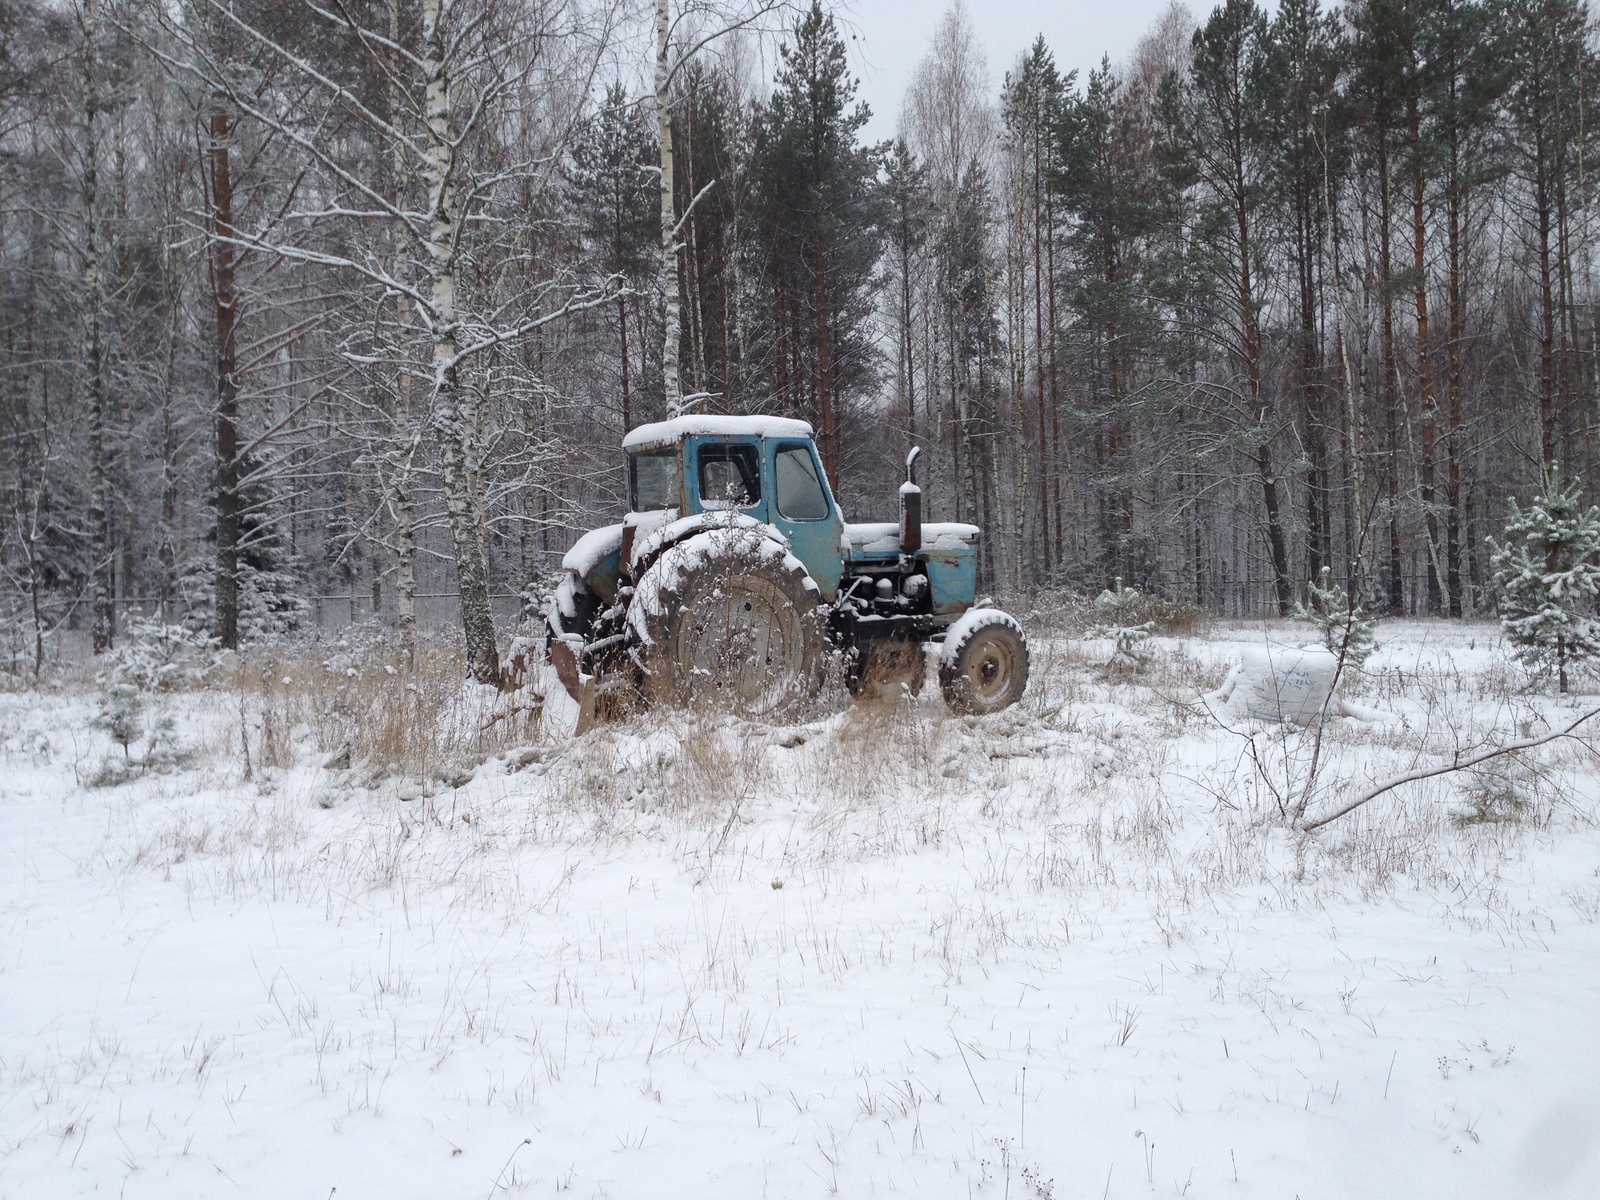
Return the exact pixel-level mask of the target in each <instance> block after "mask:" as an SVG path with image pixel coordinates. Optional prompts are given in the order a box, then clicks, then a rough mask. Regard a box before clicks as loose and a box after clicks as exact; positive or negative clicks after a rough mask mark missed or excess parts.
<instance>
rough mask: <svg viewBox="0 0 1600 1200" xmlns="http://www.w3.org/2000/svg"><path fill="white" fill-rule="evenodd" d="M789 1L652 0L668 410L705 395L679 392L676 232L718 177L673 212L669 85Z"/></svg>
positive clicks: (680, 312)
mask: <svg viewBox="0 0 1600 1200" xmlns="http://www.w3.org/2000/svg"><path fill="white" fill-rule="evenodd" d="M790 7H791V2H790V0H678V2H677V3H674V2H673V0H655V74H654V85H655V107H656V144H657V147H658V150H659V153H660V166H661V179H660V183H661V260H660V276H659V280H660V282H659V287H660V291H661V313H662V342H661V377H662V383H663V385H664V387H665V392H666V403H667V411H668V412H669V413H677V412H679V411H681V410H682V409H683V408H684V407H685V404H686V403H693V402H695V401H697V400H700V399H703V398H704V397H698V396H697V397H690V398H688V400H687V401H686V398H685V397H684V395H683V384H682V379H681V375H682V371H681V362H682V358H683V296H682V291H681V289H680V287H679V283H678V258H679V255H680V253H681V252H682V250H683V243H682V242H681V241H680V240H679V237H680V235H681V234H682V232H683V224H684V221H686V220H687V219H688V217H689V213H690V211H691V210H692V209H693V208H694V205H695V204H696V202H697V201H698V200H699V199H700V197H701V196H703V195H705V194H706V193H707V192H709V191H710V190H711V189H712V188H713V187H715V186H716V182H717V181H716V180H712V181H711V182H710V183H708V184H706V186H705V187H704V188H703V189H701V191H700V193H698V194H697V195H696V196H695V197H694V198H692V199H691V200H690V201H689V204H688V205H687V206H686V207H685V209H684V211H683V213H681V214H680V213H679V212H678V210H677V202H676V198H675V188H676V176H675V173H674V160H673V144H672V98H673V87H674V85H675V84H676V83H677V82H678V78H679V76H680V75H682V74H683V72H684V70H685V68H687V67H688V66H689V64H690V63H691V62H693V61H694V60H695V58H696V57H697V56H698V55H699V54H700V53H701V52H702V51H703V50H705V49H707V48H708V47H710V46H712V45H713V44H714V43H717V42H719V41H722V40H724V39H727V38H731V37H733V36H735V35H737V34H739V33H741V32H743V31H746V30H750V31H761V30H764V29H765V28H766V27H767V26H768V25H769V24H771V23H773V22H774V20H775V18H777V17H780V16H781V15H782V14H783V13H785V12H786V11H788V9H789V8H790Z"/></svg>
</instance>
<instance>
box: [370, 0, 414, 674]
mask: <svg viewBox="0 0 1600 1200" xmlns="http://www.w3.org/2000/svg"><path fill="white" fill-rule="evenodd" d="M389 43H390V45H391V46H395V47H398V46H399V45H400V0H389ZM390 63H391V66H390V85H389V108H390V119H391V120H392V121H394V122H396V123H397V124H398V122H399V120H400V114H401V113H402V112H403V111H404V110H405V99H404V96H403V94H402V92H401V86H400V61H399V54H398V52H394V53H392V54H391V56H390ZM390 154H391V158H392V169H393V171H394V188H393V190H394V202H395V205H396V206H397V207H404V197H405V188H404V186H403V185H402V182H401V181H402V180H404V179H405V176H406V167H407V163H406V152H405V146H404V144H403V143H401V142H399V141H395V142H393V143H392V144H391V147H390ZM399 258H400V261H399V262H398V263H397V264H396V266H395V274H396V277H397V278H399V279H401V280H408V279H409V277H410V270H409V256H408V255H407V253H406V250H405V247H404V244H403V245H402V248H401V251H400V255H399ZM398 316H399V325H400V346H401V350H400V366H399V370H398V372H397V373H396V376H395V412H396V416H397V417H398V422H397V423H398V425H399V430H400V435H401V436H400V438H399V439H398V441H399V443H400V444H399V446H398V447H397V450H396V455H395V457H396V464H395V471H396V478H395V483H394V503H393V505H392V511H393V513H394V523H395V540H396V542H397V543H398V544H397V545H396V547H395V607H396V610H397V617H398V620H399V626H400V648H401V650H403V651H404V652H405V656H406V662H407V663H408V664H410V665H413V666H414V665H415V664H416V658H417V566H416V564H417V532H416V514H415V510H414V508H413V507H412V503H411V453H410V440H411V433H412V420H413V414H412V407H411V372H410V370H409V369H408V368H409V366H410V363H409V359H408V357H407V354H408V352H409V348H410V346H411V307H410V305H408V304H406V303H405V302H404V301H402V302H401V303H400V305H399V312H398ZM376 607H377V606H376V605H374V608H376Z"/></svg>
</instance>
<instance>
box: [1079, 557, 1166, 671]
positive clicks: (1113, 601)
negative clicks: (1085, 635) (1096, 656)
mask: <svg viewBox="0 0 1600 1200" xmlns="http://www.w3.org/2000/svg"><path fill="white" fill-rule="evenodd" d="M1143 598H1144V593H1142V592H1140V591H1138V590H1137V589H1135V588H1131V587H1125V586H1124V585H1123V582H1122V577H1121V576H1118V577H1117V582H1116V585H1115V586H1114V587H1109V588H1107V589H1106V590H1105V591H1103V592H1101V593H1100V595H1099V596H1098V597H1097V598H1096V599H1095V602H1094V604H1095V608H1096V609H1098V610H1099V612H1100V615H1101V621H1100V623H1099V624H1098V625H1096V626H1095V627H1094V628H1093V629H1092V630H1091V631H1090V632H1091V633H1093V634H1094V635H1095V636H1097V637H1108V638H1111V639H1112V640H1113V641H1114V642H1115V643H1116V646H1115V648H1114V649H1113V650H1112V651H1111V661H1110V662H1109V663H1108V664H1107V665H1108V666H1113V667H1132V668H1135V669H1137V668H1139V667H1142V666H1144V665H1145V664H1146V663H1148V662H1149V661H1150V660H1151V659H1153V658H1154V657H1155V656H1156V648H1155V644H1154V643H1153V642H1151V640H1150V634H1151V632H1152V631H1153V630H1154V629H1155V627H1156V623H1155V622H1154V621H1140V620H1139V601H1140V600H1141V599H1143Z"/></svg>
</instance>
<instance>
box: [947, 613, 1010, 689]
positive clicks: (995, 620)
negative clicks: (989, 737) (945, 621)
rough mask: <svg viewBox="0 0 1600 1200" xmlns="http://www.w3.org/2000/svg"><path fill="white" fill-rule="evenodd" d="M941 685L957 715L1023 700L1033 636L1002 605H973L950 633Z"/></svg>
mask: <svg viewBox="0 0 1600 1200" xmlns="http://www.w3.org/2000/svg"><path fill="white" fill-rule="evenodd" d="M939 686H940V688H941V689H942V690H943V692H944V699H945V703H946V704H948V705H949V706H950V708H951V709H952V710H953V711H955V712H958V713H974V714H982V713H994V712H999V711H1000V710H1001V709H1002V708H1009V707H1010V706H1011V705H1013V704H1015V703H1016V702H1017V701H1018V700H1021V699H1022V693H1023V692H1024V691H1026V690H1027V687H1028V639H1027V638H1026V637H1025V636H1024V635H1023V632H1022V626H1020V625H1018V624H1017V622H1016V621H1015V619H1013V618H1012V617H1010V616H1008V615H1007V614H1005V613H1003V612H1001V611H1000V610H999V609H993V608H984V609H974V610H973V611H972V612H969V613H967V614H966V615H965V616H963V617H962V618H961V619H960V620H958V621H957V622H956V623H955V624H954V625H952V626H951V627H950V632H949V633H947V634H946V635H945V641H944V648H943V650H942V652H941V654H940V656H939Z"/></svg>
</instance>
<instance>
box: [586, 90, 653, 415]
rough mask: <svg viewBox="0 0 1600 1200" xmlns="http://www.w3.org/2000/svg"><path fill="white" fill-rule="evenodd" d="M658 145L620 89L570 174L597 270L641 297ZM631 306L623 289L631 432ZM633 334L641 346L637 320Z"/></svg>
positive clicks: (623, 362) (589, 129) (621, 350)
mask: <svg viewBox="0 0 1600 1200" xmlns="http://www.w3.org/2000/svg"><path fill="white" fill-rule="evenodd" d="M655 142H656V134H655V131H654V130H653V129H651V128H650V125H649V121H648V115H647V114H646V113H644V112H643V111H642V109H641V106H640V105H639V104H638V103H637V102H636V101H634V100H633V99H631V98H630V97H629V96H628V93H627V89H625V88H624V87H623V86H622V85H621V84H620V83H614V84H612V85H611V86H610V87H608V88H607V89H606V94H605V99H604V100H603V101H601V103H600V106H599V110H598V111H597V112H596V113H595V114H594V116H593V117H592V118H591V119H590V120H589V121H588V123H587V124H586V125H585V126H584V128H583V131H582V132H581V134H580V135H579V137H578V140H577V142H576V144H575V145H574V146H573V149H572V162H571V164H570V165H569V167H568V169H567V172H566V174H567V181H568V183H569V184H570V185H571V188H572V196H571V201H572V203H573V206H574V208H575V210H576V212H577V213H578V215H579V219H580V221H581V222H582V229H583V235H584V238H585V240H586V242H587V244H588V246H589V247H590V248H591V249H592V251H593V252H594V254H595V256H596V257H597V259H598V264H597V265H598V266H599V267H600V269H601V270H602V271H604V272H606V273H607V274H610V275H614V276H618V277H620V278H621V279H622V280H624V281H626V283H627V284H628V285H629V287H631V288H633V289H634V290H638V291H642V290H643V289H644V284H645V280H646V277H647V275H648V272H649V269H650V266H651V263H650V252H651V250H652V249H653V248H654V242H655V240H656V237H657V230H656V229H655V225H656V221H657V219H658V218H657V214H656V212H655V210H654V208H653V205H654V203H655V194H656V191H657V183H656V179H655V176H654V175H653V174H652V173H651V166H652V164H651V159H652V158H653V157H654V156H655V153H656V144H655ZM629 298H630V297H629V295H628V288H619V289H618V291H617V299H616V312H617V342H618V350H617V362H618V366H619V380H620V383H621V388H622V393H621V400H622V425H623V428H624V429H629V428H632V426H633V415H634V414H633V380H632V372H631V371H630V359H631V357H632V354H633V353H636V351H630V350H629V342H628V333H629V330H628V325H629V312H628V308H629V304H628V301H629ZM634 326H635V329H634V341H635V342H636V343H641V344H642V342H643V338H641V337H639V336H638V328H637V327H638V319H637V317H635V319H634Z"/></svg>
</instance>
